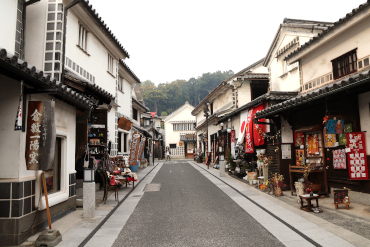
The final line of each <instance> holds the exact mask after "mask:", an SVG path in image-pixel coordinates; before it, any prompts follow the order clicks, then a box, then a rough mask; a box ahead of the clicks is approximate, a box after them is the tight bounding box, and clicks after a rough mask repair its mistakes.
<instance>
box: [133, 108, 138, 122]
mask: <svg viewBox="0 0 370 247" xmlns="http://www.w3.org/2000/svg"><path fill="white" fill-rule="evenodd" d="M132 118H133V119H134V120H137V110H136V109H135V108H132Z"/></svg>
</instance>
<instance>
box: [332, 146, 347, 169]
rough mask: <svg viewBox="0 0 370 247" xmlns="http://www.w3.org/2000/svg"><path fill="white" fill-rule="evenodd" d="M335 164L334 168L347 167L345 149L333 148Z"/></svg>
mask: <svg viewBox="0 0 370 247" xmlns="http://www.w3.org/2000/svg"><path fill="white" fill-rule="evenodd" d="M333 166H334V169H347V166H346V152H345V150H344V149H338V150H333Z"/></svg>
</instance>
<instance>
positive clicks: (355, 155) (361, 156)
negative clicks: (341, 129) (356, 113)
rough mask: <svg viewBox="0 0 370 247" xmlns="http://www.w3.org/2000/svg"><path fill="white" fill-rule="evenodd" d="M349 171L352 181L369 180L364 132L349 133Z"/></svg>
mask: <svg viewBox="0 0 370 247" xmlns="http://www.w3.org/2000/svg"><path fill="white" fill-rule="evenodd" d="M346 135H347V148H349V149H350V151H349V152H347V154H348V168H349V169H348V170H349V178H350V179H369V174H368V169H367V156H366V141H365V133H364V132H355V133H347V134H346Z"/></svg>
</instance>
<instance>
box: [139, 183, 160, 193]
mask: <svg viewBox="0 0 370 247" xmlns="http://www.w3.org/2000/svg"><path fill="white" fill-rule="evenodd" d="M160 189H161V184H147V185H145V188H144V189H143V191H144V192H150V191H160Z"/></svg>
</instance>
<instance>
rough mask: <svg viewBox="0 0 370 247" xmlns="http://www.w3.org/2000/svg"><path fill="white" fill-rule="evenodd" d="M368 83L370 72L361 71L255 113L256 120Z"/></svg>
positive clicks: (369, 81)
mask: <svg viewBox="0 0 370 247" xmlns="http://www.w3.org/2000/svg"><path fill="white" fill-rule="evenodd" d="M368 83H370V70H366V71H363V72H361V73H358V74H355V75H353V76H351V77H348V78H345V79H343V80H340V81H337V82H334V83H332V84H329V85H326V86H323V87H321V88H318V89H316V90H313V91H310V92H308V93H305V94H301V95H299V96H296V97H294V98H291V99H288V100H286V101H284V102H282V103H279V104H276V105H273V106H271V107H268V108H266V109H264V110H263V111H260V112H257V113H256V118H258V119H259V118H264V117H266V116H270V115H274V114H276V113H279V112H282V111H284V110H287V109H291V108H293V107H296V106H299V105H303V104H306V103H307V102H309V101H313V100H318V99H321V98H324V97H327V96H328V95H330V94H334V93H338V92H342V91H345V90H348V89H350V88H354V87H358V86H361V85H363V84H368Z"/></svg>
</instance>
